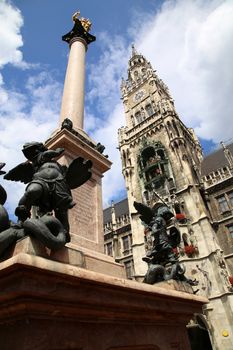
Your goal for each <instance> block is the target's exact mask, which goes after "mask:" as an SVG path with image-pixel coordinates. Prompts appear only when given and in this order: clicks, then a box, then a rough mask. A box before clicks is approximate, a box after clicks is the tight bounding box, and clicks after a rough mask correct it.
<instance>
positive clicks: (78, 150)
mask: <svg viewBox="0 0 233 350" xmlns="http://www.w3.org/2000/svg"><path fill="white" fill-rule="evenodd" d="M79 16H80V13H79V12H76V13H75V14H74V15H73V22H74V25H73V28H72V29H71V31H70V32H69V33H67V34H65V35H63V37H62V40H63V41H65V42H67V43H68V44H69V47H70V53H69V59H68V64H67V71H66V77H65V83H64V92H63V98H62V105H61V113H60V122H59V124H60V127H59V129H57V130H56V131H55V132H54V133H53V134H52V137H51V138H50V139H49V140H48V141H47V142H46V145H47V147H48V148H52V149H55V148H58V147H63V148H64V149H65V152H64V155H63V156H62V157H61V158H60V159H59V161H60V162H61V163H62V164H67V165H68V164H70V162H71V161H72V160H73V159H75V158H77V157H83V158H84V159H85V160H91V161H92V163H93V167H92V177H91V179H90V180H88V181H87V182H86V183H85V184H83V185H82V186H81V187H79V188H76V189H74V190H72V196H73V199H74V202H76V203H77V204H76V206H75V207H74V208H72V209H71V210H70V211H69V223H70V235H71V242H70V243H69V245H70V246H72V247H78V248H79V249H81V248H82V249H83V251H84V250H85V249H86V248H87V249H91V250H94V251H95V252H101V253H102V252H103V246H104V245H103V209H102V208H103V207H102V177H103V173H104V172H106V171H107V170H109V168H110V167H111V162H110V161H109V160H108V158H107V156H105V155H104V154H103V151H104V146H103V145H101V144H100V143H99V142H98V143H96V142H95V141H94V140H92V139H91V138H90V137H89V135H88V134H87V133H86V132H85V131H84V130H83V121H84V82H85V56H86V51H87V47H88V45H89V44H90V43H92V42H93V41H95V39H96V38H95V36H93V35H91V34H90V33H89V30H90V26H91V22H90V21H89V19H85V18H80V19H79Z"/></svg>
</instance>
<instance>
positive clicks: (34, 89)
mask: <svg viewBox="0 0 233 350" xmlns="http://www.w3.org/2000/svg"><path fill="white" fill-rule="evenodd" d="M1 16H5V17H6V16H8V20H7V22H8V24H7V29H5V28H3V29H2V28H1V29H0V34H2V35H1V37H6V38H7V40H5V41H4V45H5V52H2V50H1V52H0V65H1V66H3V65H5V64H7V63H11V64H14V65H18V66H19V67H21V68H23V67H24V66H25V65H26V66H27V64H25V63H24V61H23V56H22V53H21V51H20V48H21V47H22V45H23V41H22V37H21V34H20V29H21V27H22V25H23V19H22V16H21V14H20V12H19V10H17V9H15V8H14V7H13V6H12V5H9V3H7V2H6V1H5V0H4V1H2V2H1V4H0V19H1ZM232 18H233V2H232V1H230V0H229V1H227V0H225V1H224V0H221V1H220V0H212V1H210V0H205V1H204V0H177V1H175V0H173V1H165V2H164V3H163V5H162V7H161V9H160V10H159V11H158V12H156V13H154V14H153V13H150V14H148V15H146V14H145V13H144V14H143V17H142V15H141V14H136V13H135V11H134V13H133V19H134V23H133V25H132V26H130V27H129V28H128V29H126V31H127V32H128V33H129V34H130V36H131V40H130V41H131V42H134V43H135V46H136V48H137V50H138V51H139V52H141V53H142V54H143V55H144V56H145V57H146V58H147V59H148V60H150V61H151V63H152V65H153V67H154V68H155V69H157V70H158V75H159V76H160V77H161V78H162V79H163V80H164V82H165V83H166V84H167V85H168V87H169V88H170V91H171V93H172V95H173V96H174V98H175V103H176V108H177V110H178V112H179V114H180V117H181V119H182V120H183V121H184V122H185V123H186V125H187V126H192V127H195V130H196V131H197V133H198V135H199V136H201V137H203V138H206V139H212V140H213V141H215V142H218V141H219V140H221V139H222V138H224V139H226V138H230V137H232V131H233V130H232V129H233V123H232V122H231V119H232V115H233V113H232V112H233V110H232V109H233V107H232V104H231V95H232V88H233V71H232V67H231V65H232V63H231V62H232V61H233V41H232V37H233V21H232ZM1 31H3V32H1ZM6 31H8V32H9V33H11V35H10V34H8V32H6ZM98 39H99V40H98V42H99V43H100V45H101V46H100V49H101V52H102V54H101V55H100V57H99V60H98V61H97V62H95V65H93V66H92V65H91V66H89V67H88V68H89V69H88V74H87V79H89V86H91V88H90V90H89V92H88V94H87V96H86V120H85V127H86V130H87V131H88V132H89V133H90V134H91V136H92V137H93V138H94V139H95V140H96V141H99V142H101V143H103V144H104V145H105V146H106V150H105V153H107V154H108V155H109V159H110V160H111V161H112V162H113V166H112V169H111V170H110V171H109V172H107V173H106V174H105V176H104V180H103V185H104V186H103V198H104V202H105V205H107V204H108V203H109V202H110V200H111V199H112V198H115V199H117V197H118V196H119V195H120V194H122V193H123V191H124V187H125V186H124V181H123V177H122V175H121V162H120V156H119V151H118V150H117V129H118V128H119V127H121V126H122V125H124V124H125V121H124V112H123V106H122V102H121V101H120V91H119V86H120V80H121V76H124V77H125V76H126V74H127V62H128V59H129V55H130V49H129V46H130V45H128V41H127V40H126V39H125V38H122V37H119V36H118V37H114V36H113V35H111V37H110V36H108V35H107V34H105V33H102V34H99V35H98ZM98 42H97V43H96V45H98ZM7 45H8V46H7ZM26 88H27V95H25V94H23V93H21V92H17V91H9V90H7V89H6V88H4V83H3V80H2V78H1V75H0V102H1V103H2V107H1V115H0V117H1V119H0V151H1V157H3V159H0V160H1V161H4V160H5V161H6V160H7V168H8V169H9V168H10V167H11V166H14V165H15V164H17V163H18V162H19V161H21V158H20V157H22V155H21V152H20V149H21V147H22V144H23V143H24V142H25V141H29V138H28V136H29V135H30V139H31V140H33V139H34V140H38V135H39V138H40V140H41V141H43V140H44V139H46V138H47V136H48V135H49V132H50V130H52V129H53V128H54V127H55V125H56V123H57V119H58V114H59V108H60V97H61V89H62V87H61V85H60V84H59V83H58V82H56V81H55V80H54V79H52V77H51V76H49V75H48V76H47V73H40V74H37V76H36V75H34V76H33V77H31V78H30V79H29V80H28V81H27V83H26ZM225 125H227V128H226V127H225ZM226 129H227V130H226ZM16 130H17V132H16ZM223 135H224V136H223ZM22 159H23V158H22ZM15 185H16V184H14V183H10V184H9V183H8V186H11V189H13V190H11V196H10V198H9V200H10V201H11V204H10V205H11V206H13V202H14V203H15V200H18V198H19V196H18V193H17V191H18V190H16V187H15ZM17 188H18V187H17ZM9 191H10V187H9Z"/></svg>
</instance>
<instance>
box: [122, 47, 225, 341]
mask: <svg viewBox="0 0 233 350" xmlns="http://www.w3.org/2000/svg"><path fill="white" fill-rule="evenodd" d="M121 93H122V101H123V105H124V110H125V120H126V125H125V126H124V127H122V128H120V129H119V131H118V141H119V150H120V154H121V159H122V172H123V176H124V179H125V183H126V189H127V197H128V204H129V212H130V220H131V230H132V253H133V261H134V269H135V276H134V278H135V279H136V280H139V281H141V280H142V279H143V277H144V275H145V273H146V271H147V264H146V263H145V262H143V261H142V258H143V257H144V256H145V254H146V251H147V249H149V248H150V244H151V242H150V241H149V237H147V233H146V232H144V228H143V225H142V224H141V220H140V218H139V216H138V214H137V212H136V210H135V208H134V206H133V203H134V201H136V202H142V203H144V204H146V205H148V206H153V205H154V204H155V203H156V202H158V201H160V202H161V201H162V202H165V203H166V204H167V205H168V206H169V207H170V208H171V210H172V211H173V213H174V225H175V226H177V228H179V230H180V232H181V244H180V246H179V247H178V249H177V254H179V257H180V258H179V260H180V261H181V262H184V263H185V266H186V275H187V276H190V278H193V279H196V280H198V281H199V289H200V292H199V293H200V294H203V295H205V296H207V297H208V298H209V300H210V303H209V304H208V306H207V308H206V315H207V318H208V319H209V320H210V323H211V325H212V326H213V327H214V328H215V327H217V328H218V325H219V322H221V321H219V318H221V320H222V322H223V323H224V324H225V325H226V328H227V329H228V328H229V327H230V325H229V324H230V323H229V322H231V321H230V319H229V320H228V318H227V317H226V315H225V314H224V313H223V312H222V310H223V309H224V306H223V303H224V302H225V301H224V300H225V299H224V298H226V303H227V304H228V306H229V308H230V307H231V306H230V305H231V302H230V299H229V298H228V297H227V295H228V293H229V290H230V288H231V286H230V284H229V281H228V278H227V277H226V276H228V271H227V268H226V265H225V263H224V261H223V259H222V256H221V250H220V248H219V246H218V244H217V242H216V239H215V232H214V229H213V227H212V225H211V222H210V219H209V213H208V208H207V205H206V201H205V199H204V193H203V185H202V182H201V176H200V166H201V161H202V149H201V145H200V142H199V140H198V138H197V136H196V135H195V133H194V131H193V129H191V128H187V127H186V126H185V125H184V123H183V122H182V121H181V119H180V118H179V116H178V114H177V112H176V110H175V106H174V100H173V99H172V97H171V95H170V93H169V90H168V88H167V86H166V85H165V84H164V82H163V81H162V80H161V79H160V78H159V77H158V75H157V74H156V71H155V70H153V68H152V66H151V64H150V62H148V61H147V60H146V58H145V57H144V56H143V55H141V54H139V53H138V52H137V51H136V50H135V48H134V47H132V55H131V58H130V59H129V63H128V77H127V79H126V80H124V79H122V84H121ZM224 276H225V277H224ZM220 311H221V312H220ZM219 312H220V313H221V316H219ZM215 341H217V342H218V340H216V339H215Z"/></svg>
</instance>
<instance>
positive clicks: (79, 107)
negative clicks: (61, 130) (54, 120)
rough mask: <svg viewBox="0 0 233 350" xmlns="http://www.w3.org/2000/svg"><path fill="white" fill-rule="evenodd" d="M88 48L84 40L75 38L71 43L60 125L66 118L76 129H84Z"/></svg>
mask: <svg viewBox="0 0 233 350" xmlns="http://www.w3.org/2000/svg"><path fill="white" fill-rule="evenodd" d="M86 47H87V44H86V42H85V40H83V39H82V38H74V39H72V40H71V42H70V55H69V60H68V65H67V70H66V77H65V84H64V90H63V97H62V105H61V114H60V124H62V122H63V120H64V119H65V118H69V119H70V120H71V121H72V122H73V127H74V129H76V128H79V129H83V113H84V86H85V52H86Z"/></svg>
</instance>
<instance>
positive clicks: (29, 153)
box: [4, 142, 92, 242]
mask: <svg viewBox="0 0 233 350" xmlns="http://www.w3.org/2000/svg"><path fill="white" fill-rule="evenodd" d="M22 152H23V154H24V155H25V157H26V158H27V161H26V162H24V163H21V164H19V165H17V166H16V167H15V168H13V169H12V170H10V171H9V172H8V173H7V174H6V175H5V176H4V178H5V179H6V180H12V181H21V182H24V183H25V184H28V185H27V187H26V190H25V193H24V195H23V197H22V198H21V199H20V200H19V203H18V206H17V208H16V210H15V215H16V216H17V217H18V220H19V224H22V223H24V222H25V221H26V220H27V219H28V218H30V212H31V208H32V206H36V207H38V217H41V218H42V217H44V216H45V215H50V216H51V213H52V212H53V213H54V215H55V218H56V219H57V220H58V221H59V222H60V223H61V224H62V226H63V228H64V230H65V233H66V242H69V241H70V235H69V222H68V210H69V209H71V208H72V207H73V206H74V205H75V204H76V203H74V201H73V199H72V194H71V189H74V188H77V187H79V186H81V185H82V184H84V183H85V182H86V181H87V180H88V179H90V177H91V167H92V162H91V161H90V160H88V161H84V159H83V158H81V157H79V158H76V159H74V160H73V161H72V162H71V164H70V165H69V167H66V166H65V165H61V164H59V163H58V162H57V161H56V160H55V159H54V158H57V157H59V156H60V155H62V153H63V152H64V149H63V148H57V149H55V150H52V149H48V148H47V147H46V146H45V145H44V144H43V143H40V142H30V143H26V144H25V145H24V146H23V150H22ZM31 220H32V219H31ZM42 221H43V220H42ZM45 221H46V223H47V220H45ZM40 223H41V222H40ZM34 224H35V223H34Z"/></svg>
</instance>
